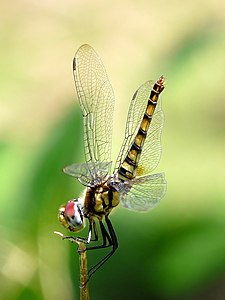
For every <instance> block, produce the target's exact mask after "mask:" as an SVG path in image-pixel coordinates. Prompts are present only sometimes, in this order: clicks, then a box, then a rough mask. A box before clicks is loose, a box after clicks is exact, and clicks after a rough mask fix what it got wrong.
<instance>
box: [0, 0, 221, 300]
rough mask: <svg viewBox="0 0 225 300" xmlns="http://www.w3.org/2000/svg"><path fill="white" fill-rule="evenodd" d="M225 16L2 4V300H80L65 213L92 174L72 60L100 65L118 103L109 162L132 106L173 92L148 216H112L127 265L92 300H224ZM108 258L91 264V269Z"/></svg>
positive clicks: (179, 4) (102, 276)
mask: <svg viewBox="0 0 225 300" xmlns="http://www.w3.org/2000/svg"><path fill="white" fill-rule="evenodd" d="M224 11H225V2H224V1H222V0H216V1H215V0H207V1H203V0H202V1H201V0H195V1H194V0H191V1H178V0H172V1H163V0H158V1H156V0H155V1H146V0H145V1H144V0H140V1H128V0H127V1H103V0H102V1H77V0H73V1H72V0H68V1H51V0H47V1H44V0H41V1H34V0H32V1H29V0H22V1H17V0H16V1H5V2H3V1H2V2H1V4H0V15H1V18H0V20H1V21H0V23H1V25H0V103H1V107H0V201H1V203H0V237H1V245H0V299H4V300H8V299H47V300H51V299H54V300H55V299H69V300H70V299H78V298H79V281H78V280H79V279H78V256H77V253H76V246H75V245H70V244H69V242H68V241H62V240H61V239H60V238H59V237H58V236H56V235H54V234H53V231H54V230H58V231H62V232H64V233H66V230H64V229H63V228H62V227H61V226H60V225H59V224H58V221H57V211H58V207H59V205H60V204H62V203H65V202H66V201H67V200H68V199H71V198H74V197H77V196H78V195H79V193H80V191H81V190H82V186H81V185H80V184H78V183H77V182H75V181H74V180H73V178H70V177H67V176H65V175H63V174H62V173H61V168H62V167H63V166H64V165H67V164H70V163H72V162H81V161H82V160H83V154H82V153H83V149H82V123H81V122H82V120H81V114H80V111H79V107H78V101H77V96H76V94H75V89H74V83H73V76H72V66H71V62H72V58H73V55H74V53H75V51H76V50H77V48H78V47H79V46H80V45H81V44H83V43H89V44H91V45H92V46H93V47H94V48H95V49H96V51H97V52H98V53H99V55H100V56H101V58H102V60H103V62H104V65H105V67H106V69H107V73H108V76H109V79H110V81H111V83H112V85H113V88H114V91H115V95H116V109H115V120H114V135H113V157H114V158H115V157H116V154H117V152H118V150H119V147H120V143H121V142H122V138H123V131H124V126H125V120H126V114H127V110H128V106H129V102H130V100H131V97H132V94H133V92H134V91H135V90H136V88H137V87H138V86H140V85H141V84H142V83H143V82H145V81H146V80H148V79H157V78H158V77H159V76H160V75H161V74H164V75H165V76H166V78H167V87H166V89H165V91H164V92H163V107H164V112H165V127H164V132H163V136H162V146H163V153H162V159H161V162H160V165H159V167H158V168H157V171H164V172H165V173H166V178H167V181H168V190H167V194H166V196H165V198H164V199H163V201H162V202H161V204H160V205H159V206H158V207H157V208H156V209H155V210H153V211H152V212H150V213H147V214H138V213H133V212H130V211H128V210H126V209H124V208H122V207H119V208H118V209H116V210H115V211H114V213H113V214H112V217H111V220H112V222H113V224H114V226H115V229H116V232H117V234H118V239H119V242H120V247H119V250H118V252H117V253H116V254H115V256H114V257H113V258H111V259H110V261H109V262H108V263H107V264H106V265H105V266H104V267H103V268H102V269H101V270H99V271H98V272H97V273H96V274H95V275H94V276H93V278H92V280H91V282H90V293H91V299H98V300H101V299H109V300H110V299H144V300H145V299H146V300H148V299H154V300H156V299H159V300H166V299H179V300H180V299H192V300H193V299H194V300H195V299H210V300H214V299H219V300H220V299H225V234H224V233H225V180H224V175H225V172H224V169H225V159H224V154H225V137H224V136H225V134H224V131H225V17H224ZM103 252H104V251H99V252H98V251H97V252H96V253H93V252H92V253H88V254H89V263H90V265H92V264H94V262H95V261H96V260H97V259H98V258H99V257H101V256H102V255H103Z"/></svg>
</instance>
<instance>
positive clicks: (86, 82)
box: [73, 44, 114, 175]
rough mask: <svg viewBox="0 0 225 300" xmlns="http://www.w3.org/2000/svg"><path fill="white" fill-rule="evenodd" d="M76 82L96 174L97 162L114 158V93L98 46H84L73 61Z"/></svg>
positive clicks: (88, 154)
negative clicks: (112, 156) (112, 147)
mask: <svg viewBox="0 0 225 300" xmlns="http://www.w3.org/2000/svg"><path fill="white" fill-rule="evenodd" d="M73 70H74V79H75V86H76V90H77V94H78V98H79V102H80V107H81V110H82V115H83V125H84V147H85V159H86V162H87V164H88V167H89V168H90V171H91V172H92V173H93V175H94V171H95V166H96V162H99V161H102V162H109V161H110V160H111V138H112V121H113V109H114V94H113V89H112V86H111V84H110V82H109V80H108V77H107V74H106V71H105V68H104V66H103V64H102V62H101V60H100V58H99V56H98V55H97V53H96V52H95V51H94V49H93V48H92V47H91V46H89V45H86V44H85V45H83V46H81V47H80V48H79V49H78V51H77V53H76V55H75V58H74V61H73Z"/></svg>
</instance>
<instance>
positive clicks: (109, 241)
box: [87, 216, 118, 280]
mask: <svg viewBox="0 0 225 300" xmlns="http://www.w3.org/2000/svg"><path fill="white" fill-rule="evenodd" d="M105 221H106V225H107V228H108V232H107V230H106V228H105V226H104V224H103V223H102V222H100V228H101V233H102V238H103V244H102V245H98V246H92V247H89V248H87V250H92V249H102V248H106V247H110V246H111V247H112V250H111V251H110V252H109V253H108V254H107V255H106V256H105V257H103V258H102V259H101V260H100V261H99V262H98V263H97V264H95V265H94V266H93V267H92V268H91V269H90V270H89V271H88V280H89V279H90V278H91V276H92V275H93V274H94V273H95V272H96V271H97V270H98V269H99V268H100V267H101V266H102V265H103V264H104V263H105V262H106V261H107V260H108V259H109V258H110V257H111V256H112V255H113V254H114V252H115V251H116V249H117V248H118V241H117V237H116V233H115V231H114V229H113V226H112V223H111V221H110V220H109V218H108V217H107V216H106V217H105Z"/></svg>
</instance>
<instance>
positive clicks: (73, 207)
mask: <svg viewBox="0 0 225 300" xmlns="http://www.w3.org/2000/svg"><path fill="white" fill-rule="evenodd" d="M58 217H59V222H60V223H61V224H62V225H63V226H64V227H66V228H67V229H69V230H70V231H73V232H77V231H80V230H82V229H83V228H84V215H83V211H82V205H81V203H80V202H79V199H73V200H69V201H68V202H67V203H66V205H62V206H60V208H59V215H58Z"/></svg>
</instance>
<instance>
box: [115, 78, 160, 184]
mask: <svg viewBox="0 0 225 300" xmlns="http://www.w3.org/2000/svg"><path fill="white" fill-rule="evenodd" d="M164 87H165V78H164V77H163V76H161V77H160V78H159V79H158V81H157V82H156V83H155V84H154V86H153V88H152V90H151V93H150V97H149V99H148V102H147V107H146V110H145V112H144V115H143V119H142V121H141V124H140V127H139V129H138V132H137V134H136V136H135V138H134V141H133V143H132V145H131V147H130V149H129V151H128V153H127V155H126V157H125V159H124V161H123V163H122V164H121V166H120V168H119V170H118V177H119V179H121V180H127V179H132V178H134V177H135V176H136V170H137V167H138V163H139V160H140V156H141V152H142V148H143V146H144V142H145V139H146V136H147V132H148V130H149V127H150V124H151V120H152V117H153V114H154V111H155V108H156V105H157V102H158V99H159V94H160V93H161V92H162V91H163V89H164Z"/></svg>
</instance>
